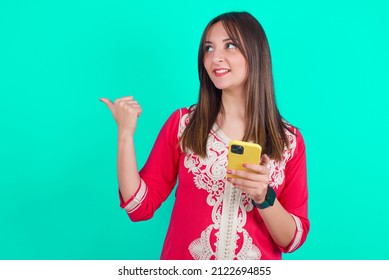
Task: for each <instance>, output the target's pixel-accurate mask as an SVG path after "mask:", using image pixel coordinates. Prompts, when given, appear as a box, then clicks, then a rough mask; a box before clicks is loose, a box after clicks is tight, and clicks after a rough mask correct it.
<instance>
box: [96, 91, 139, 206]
mask: <svg viewBox="0 0 389 280" xmlns="http://www.w3.org/2000/svg"><path fill="white" fill-rule="evenodd" d="M100 100H101V101H102V102H104V103H105V105H107V107H108V108H109V110H110V111H111V113H112V115H113V117H114V119H115V121H116V124H117V126H118V155H117V176H118V182H119V190H120V194H121V196H122V199H123V201H127V200H129V199H130V198H131V197H132V196H133V195H134V194H135V193H136V191H137V190H138V188H139V185H140V176H139V172H138V166H137V163H136V156H135V148H134V133H135V129H136V124H137V121H138V117H139V116H140V114H141V113H142V108H141V107H140V105H139V104H138V102H137V101H136V100H134V98H133V97H132V96H127V97H122V98H119V99H116V100H115V102H114V103H112V102H111V101H110V100H109V99H107V98H101V99H100Z"/></svg>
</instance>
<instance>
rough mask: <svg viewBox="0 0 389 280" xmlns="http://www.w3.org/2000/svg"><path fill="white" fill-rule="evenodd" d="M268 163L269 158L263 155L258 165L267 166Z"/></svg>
mask: <svg viewBox="0 0 389 280" xmlns="http://www.w3.org/2000/svg"><path fill="white" fill-rule="evenodd" d="M269 161H270V158H269V156H268V155H267V154H263V155H262V157H261V163H260V165H267V164H268V163H269Z"/></svg>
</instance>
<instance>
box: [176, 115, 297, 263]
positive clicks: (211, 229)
mask: <svg viewBox="0 0 389 280" xmlns="http://www.w3.org/2000/svg"><path fill="white" fill-rule="evenodd" d="M188 122H189V115H188V114H185V115H183V116H182V118H181V120H180V127H179V133H178V134H179V135H178V137H180V136H181V135H182V132H183V131H184V129H185V127H186V125H187V124H188ZM287 136H288V139H289V140H290V149H285V150H284V153H283V155H282V160H281V161H280V162H278V161H274V160H272V161H270V163H269V165H268V167H269V168H270V172H271V176H270V182H271V183H270V185H271V186H272V187H274V188H278V186H279V185H281V184H282V182H283V180H284V177H285V174H284V169H285V166H286V163H287V161H288V160H289V159H290V158H291V157H292V156H293V153H294V149H295V147H296V137H295V136H294V135H293V134H291V133H290V132H287ZM225 138H226V137H225V135H223V134H222V131H220V134H218V132H217V131H216V132H214V131H212V132H211V133H210V135H209V138H208V142H207V157H206V158H200V157H198V156H197V155H195V154H194V153H193V152H191V151H189V152H188V153H187V154H186V156H185V159H184V166H185V167H186V168H187V169H188V173H192V174H193V181H194V184H195V186H196V187H197V188H198V189H199V190H204V191H206V192H207V193H208V196H207V200H206V201H207V204H208V205H209V206H211V207H212V222H213V224H211V225H209V226H208V227H207V228H206V229H204V230H203V231H202V233H201V236H200V237H199V238H197V239H196V240H194V241H192V242H191V243H190V245H189V247H188V250H189V252H190V254H191V255H192V257H193V258H194V259H196V260H200V259H203V260H204V259H211V258H212V257H213V258H216V259H242V260H258V259H260V258H261V256H262V253H261V251H260V250H259V248H258V247H257V246H256V245H255V244H253V240H252V238H251V237H250V235H249V233H248V232H247V231H246V230H245V229H244V226H245V225H246V221H247V212H250V211H252V210H253V205H252V203H251V199H250V198H249V197H248V196H247V194H246V193H242V192H241V191H240V190H238V189H236V188H234V187H232V185H231V184H230V183H229V182H227V183H226V171H227V153H228V146H227V145H228V143H224V142H223V140H224V141H226V140H227V139H225ZM213 238H216V242H215V243H214V244H211V240H212V239H213ZM240 239H242V247H241V248H240V250H239V251H238V252H236V251H237V249H238V247H237V242H238V240H240ZM212 245H213V246H212Z"/></svg>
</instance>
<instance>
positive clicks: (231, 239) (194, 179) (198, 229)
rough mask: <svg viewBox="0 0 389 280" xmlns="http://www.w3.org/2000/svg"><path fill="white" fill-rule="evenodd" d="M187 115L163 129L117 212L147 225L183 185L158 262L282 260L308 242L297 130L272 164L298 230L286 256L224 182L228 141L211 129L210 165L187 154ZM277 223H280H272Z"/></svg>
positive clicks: (182, 112)
mask: <svg viewBox="0 0 389 280" xmlns="http://www.w3.org/2000/svg"><path fill="white" fill-rule="evenodd" d="M189 114H190V111H189V108H183V109H179V110H177V111H175V112H174V113H173V114H172V115H171V116H170V117H169V119H168V120H167V121H166V123H165V125H164V126H163V128H162V129H161V131H160V133H159V135H158V138H157V140H156V142H155V144H154V147H153V149H152V151H151V153H150V156H149V158H148V160H147V162H146V164H145V166H144V167H143V168H142V170H141V171H140V172H139V174H140V177H141V183H140V185H139V187H138V190H137V191H136V193H135V194H134V195H133V197H131V198H130V199H129V200H128V201H123V199H122V198H121V203H120V206H121V207H122V208H123V209H124V210H126V211H127V213H128V216H129V217H130V219H131V220H132V221H141V220H147V219H150V218H151V217H152V216H153V214H154V212H155V211H156V210H157V209H158V207H159V206H160V205H161V203H162V202H163V201H165V200H166V198H167V197H168V196H169V194H170V193H171V191H172V190H173V188H174V186H175V185H176V182H177V179H178V185H177V190H176V200H175V203H174V207H173V211H172V216H171V220H170V225H169V228H168V231H167V234H166V238H165V242H164V246H163V249H162V254H161V259H175V260H188V259H195V260H208V259H224V260H231V259H239V260H259V259H264V260H267V259H271V260H276V259H281V257H282V252H292V251H294V250H296V249H297V248H298V247H300V246H301V245H302V244H303V242H304V241H305V239H306V237H307V234H308V231H309V221H308V217H307V199H308V192H307V175H306V160H305V146H304V141H303V138H302V136H301V134H300V133H299V131H298V130H297V129H295V128H293V130H294V132H295V133H294V134H292V133H290V132H289V131H286V133H287V136H288V139H289V141H290V147H289V148H288V149H285V150H284V152H283V154H282V160H281V161H275V160H271V161H270V163H269V164H268V166H267V167H268V168H269V169H270V186H271V187H273V188H274V190H275V192H276V194H277V199H278V200H279V202H280V203H281V205H282V206H283V207H284V208H285V209H286V211H288V212H289V213H290V214H291V216H292V217H293V219H294V221H295V222H296V232H295V234H294V238H293V240H292V242H291V243H290V244H289V245H288V247H287V248H281V247H279V246H278V245H277V244H276V243H275V242H274V241H273V240H272V238H271V236H270V234H269V232H268V230H267V228H266V226H265V224H264V222H263V220H262V218H261V215H260V214H259V212H258V210H257V209H256V208H255V207H253V205H252V203H251V200H250V198H249V197H248V196H247V195H246V194H245V193H244V192H242V191H241V190H239V189H237V188H234V187H233V186H232V185H231V183H229V182H227V181H226V171H227V152H228V143H229V141H230V140H231V139H229V138H228V137H227V136H226V135H225V134H224V133H223V131H222V130H221V129H219V128H218V126H217V125H214V127H213V129H212V131H211V132H210V134H209V138H208V142H207V157H206V158H201V157H199V156H197V155H196V154H194V153H191V152H190V153H187V154H185V153H183V151H182V149H181V146H180V143H179V139H180V136H181V135H182V132H183V130H184V129H185V127H186V125H187V124H188V122H189ZM275 218H276V217H275Z"/></svg>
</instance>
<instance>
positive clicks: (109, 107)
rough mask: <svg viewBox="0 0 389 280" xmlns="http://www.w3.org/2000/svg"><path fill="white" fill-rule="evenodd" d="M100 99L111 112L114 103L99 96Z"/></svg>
mask: <svg viewBox="0 0 389 280" xmlns="http://www.w3.org/2000/svg"><path fill="white" fill-rule="evenodd" d="M100 101H101V102H103V103H104V104H105V105H107V107H108V109H109V110H110V111H111V112H112V113H113V108H114V106H115V105H114V104H113V103H112V101H111V100H109V99H108V98H100Z"/></svg>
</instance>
